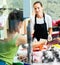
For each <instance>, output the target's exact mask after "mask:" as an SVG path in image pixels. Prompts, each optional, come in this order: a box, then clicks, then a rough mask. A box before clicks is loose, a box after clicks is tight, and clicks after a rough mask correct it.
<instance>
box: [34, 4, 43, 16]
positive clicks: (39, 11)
mask: <svg viewBox="0 0 60 65" xmlns="http://www.w3.org/2000/svg"><path fill="white" fill-rule="evenodd" d="M33 7H34V11H35V14H37V15H40V14H42V13H43V7H42V6H41V5H40V3H36V4H35V5H34V6H33Z"/></svg>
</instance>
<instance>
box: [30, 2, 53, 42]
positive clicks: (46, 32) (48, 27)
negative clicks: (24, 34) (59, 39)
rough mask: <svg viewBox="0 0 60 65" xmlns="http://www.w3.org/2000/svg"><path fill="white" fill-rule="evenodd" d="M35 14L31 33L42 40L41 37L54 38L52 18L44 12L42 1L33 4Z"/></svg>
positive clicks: (49, 39)
mask: <svg viewBox="0 0 60 65" xmlns="http://www.w3.org/2000/svg"><path fill="white" fill-rule="evenodd" d="M33 8H34V12H35V14H34V15H33V16H32V18H31V34H33V39H34V40H37V41H40V39H47V40H48V41H51V40H52V19H51V17H50V16H49V15H48V14H46V13H44V11H43V5H42V3H41V2H40V1H36V2H35V3H34V4H33Z"/></svg>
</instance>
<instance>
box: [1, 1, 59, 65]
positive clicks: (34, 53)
mask: <svg viewBox="0 0 60 65" xmlns="http://www.w3.org/2000/svg"><path fill="white" fill-rule="evenodd" d="M35 1H37V0H10V1H9V0H1V1H0V43H1V42H2V41H3V42H5V41H7V37H8V35H7V31H8V29H9V25H8V24H9V17H10V13H11V12H15V10H17V11H19V13H20V12H23V17H24V20H23V21H24V22H23V26H22V28H21V29H20V34H21V35H23V36H25V37H26V38H27V43H26V44H21V45H20V46H19V48H18V50H17V52H16V55H15V57H14V58H13V65H49V64H51V65H53V64H55V65H60V9H59V8H60V0H40V1H41V2H42V3H43V6H44V11H45V12H46V13H48V14H49V15H50V16H51V17H52V26H53V27H52V28H53V32H52V37H53V40H52V41H47V40H45V39H41V40H40V42H36V43H35V42H32V38H31V33H30V16H31V14H32V11H33V9H32V4H33V3H34V2H35ZM16 16H17V17H18V18H19V14H16ZM12 18H13V17H12ZM0 65H3V64H1V63H0Z"/></svg>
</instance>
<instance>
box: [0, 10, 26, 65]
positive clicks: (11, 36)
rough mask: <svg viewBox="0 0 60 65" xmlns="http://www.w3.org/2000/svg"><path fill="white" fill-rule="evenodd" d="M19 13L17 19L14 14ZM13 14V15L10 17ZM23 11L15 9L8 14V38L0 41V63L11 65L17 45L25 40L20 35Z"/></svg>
mask: <svg viewBox="0 0 60 65" xmlns="http://www.w3.org/2000/svg"><path fill="white" fill-rule="evenodd" d="M17 13H18V14H19V19H18V18H17V16H16V14H17ZM12 16H13V17H12ZM22 21H23V13H22V11H20V13H19V12H18V11H17V10H15V11H13V12H11V13H10V14H9V30H8V38H7V40H5V41H0V63H1V65H2V64H3V65H12V63H13V58H14V56H15V54H16V52H17V49H18V46H19V45H20V44H24V43H26V42H27V39H26V37H24V36H22V35H20V33H19V32H20V31H19V30H20V28H21V27H22V23H23V22H22Z"/></svg>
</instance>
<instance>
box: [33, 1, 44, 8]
mask: <svg viewBox="0 0 60 65" xmlns="http://www.w3.org/2000/svg"><path fill="white" fill-rule="evenodd" d="M37 3H39V4H40V5H41V7H42V6H43V5H42V3H41V2H40V1H36V2H34V4H33V6H34V5H35V4H37Z"/></svg>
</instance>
